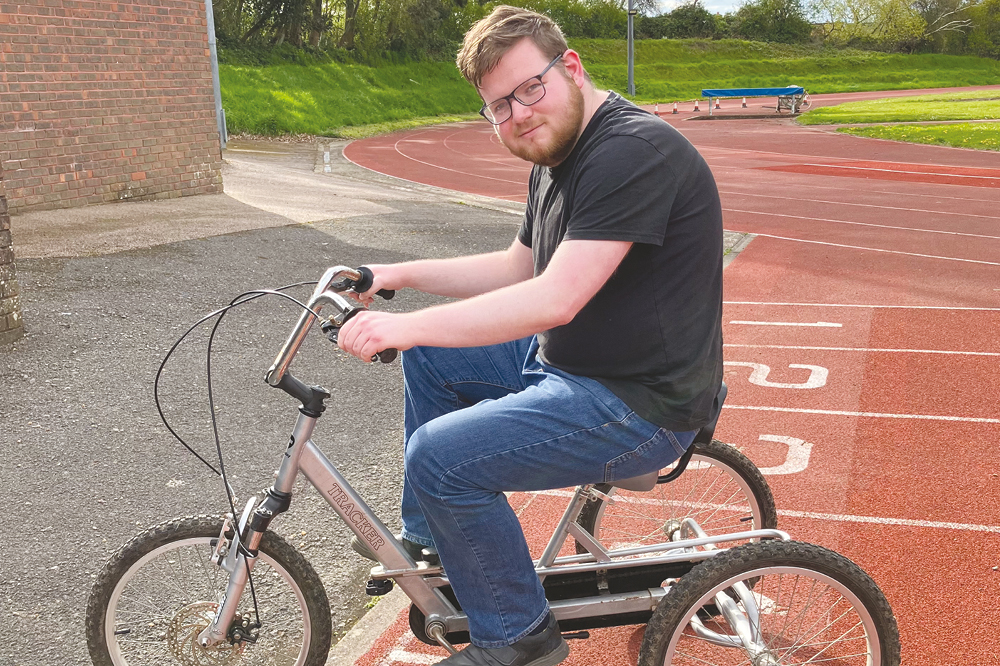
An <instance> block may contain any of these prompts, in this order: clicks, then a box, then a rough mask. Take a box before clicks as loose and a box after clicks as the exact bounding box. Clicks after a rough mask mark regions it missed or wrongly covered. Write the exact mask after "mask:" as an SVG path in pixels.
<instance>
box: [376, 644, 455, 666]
mask: <svg viewBox="0 0 1000 666" xmlns="http://www.w3.org/2000/svg"><path fill="white" fill-rule="evenodd" d="M439 661H441V657H440V655H434V654H420V653H419V652H407V651H406V650H401V649H399V648H397V649H395V650H393V651H392V652H390V653H389V656H388V657H386V659H385V661H383V662H382V663H384V664H386V665H388V664H420V665H421V666H422V665H423V664H436V663H438V662H439Z"/></svg>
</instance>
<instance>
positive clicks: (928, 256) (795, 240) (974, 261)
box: [739, 231, 1000, 266]
mask: <svg viewBox="0 0 1000 666" xmlns="http://www.w3.org/2000/svg"><path fill="white" fill-rule="evenodd" d="M739 233H748V234H753V235H755V236H759V237H763V238H773V239H775V240H783V241H791V242H793V243H810V244H812V245H827V246H829V247H842V248H846V249H848V250H866V251H868V252H884V253H886V254H902V255H906V256H907V257H920V258H921V259H941V260H943V261H962V262H965V263H967V264H985V265H987V266H1000V263H998V262H996V261H982V260H980V259H962V258H960V257H942V256H940V255H936V254H921V253H919V252H903V251H901V250H885V249H882V248H877V247H862V246H860V245H844V244H843V243H828V242H826V241H815V240H805V239H804V238H788V237H787V236H773V235H771V234H761V233H757V232H756V231H740V232H739Z"/></svg>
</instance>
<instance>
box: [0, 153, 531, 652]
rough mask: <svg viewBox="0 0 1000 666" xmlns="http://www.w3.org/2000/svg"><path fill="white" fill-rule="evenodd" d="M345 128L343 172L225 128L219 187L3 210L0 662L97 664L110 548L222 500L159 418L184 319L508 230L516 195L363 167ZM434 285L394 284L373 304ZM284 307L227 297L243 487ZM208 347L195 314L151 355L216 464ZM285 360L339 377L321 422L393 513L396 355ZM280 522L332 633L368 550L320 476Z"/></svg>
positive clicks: (257, 467)
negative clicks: (306, 563) (325, 492)
mask: <svg viewBox="0 0 1000 666" xmlns="http://www.w3.org/2000/svg"><path fill="white" fill-rule="evenodd" d="M338 146H339V144H334V151H335V159H334V163H335V164H336V167H337V169H336V171H334V170H330V171H329V172H323V170H322V168H319V169H317V164H318V162H317V160H322V157H323V156H322V154H317V151H316V144H315V143H307V144H282V143H277V142H267V143H249V142H239V141H233V142H231V143H230V146H229V149H228V150H227V151H226V155H225V161H226V163H225V166H224V171H223V176H224V182H225V189H226V192H227V193H226V194H224V195H206V196H199V197H190V198H183V199H172V200H167V201H159V202H149V203H143V202H135V203H126V204H112V205H106V206H92V207H88V208H78V209H71V210H61V211H45V212H40V213H30V214H24V215H21V216H18V217H15V218H14V219H13V224H12V231H13V236H14V248H15V252H16V256H17V271H18V276H19V280H20V283H21V285H22V289H23V306H24V320H25V330H26V337H25V338H24V339H22V340H21V341H19V342H17V343H15V344H13V345H8V346H5V347H0V447H2V451H3V460H4V464H3V465H2V466H0V475H2V476H0V479H2V482H3V487H4V488H6V489H7V492H6V497H5V502H4V504H5V509H6V510H5V514H6V516H5V520H4V523H5V524H4V529H3V535H4V538H3V539H2V540H0V588H2V590H3V593H4V594H3V600H4V606H5V610H6V616H7V617H8V629H7V636H6V638H5V639H3V641H2V642H0V645H2V646H3V647H2V648H0V663H3V664H9V665H11V666H13V665H20V664H24V665H26V666H27V665H30V666H40V665H45V666H58V665H61V664H87V663H90V661H89V657H88V654H87V648H86V641H85V637H84V633H83V615H84V609H85V604H86V599H87V595H88V593H89V590H90V586H91V584H92V580H93V578H94V576H95V575H96V573H97V571H98V570H99V568H100V567H101V565H102V564H103V562H104V561H105V559H106V558H107V557H108V556H109V555H110V554H111V553H112V552H113V551H114V550H115V549H117V548H118V546H119V545H121V544H122V543H124V542H125V541H126V540H127V539H129V538H130V537H131V536H133V535H134V534H136V533H137V532H139V531H141V530H142V529H144V528H146V527H148V526H150V525H152V524H155V523H157V522H160V521H163V520H166V519H169V518H172V517H175V516H180V515H190V514H210V513H222V512H223V511H226V510H227V504H226V500H225V495H224V493H223V489H222V485H221V482H220V480H219V479H218V477H216V476H214V475H213V474H212V473H211V472H209V471H208V470H207V469H206V468H204V467H203V466H202V464H201V463H199V462H198V461H197V460H196V459H195V458H194V456H192V455H191V454H190V453H188V452H186V451H185V450H184V449H183V448H182V447H181V445H180V444H179V443H177V441H176V440H174V439H173V438H172V437H171V436H170V434H169V433H168V432H167V430H166V429H165V428H164V427H163V425H162V424H161V422H160V419H159V416H158V414H157V411H156V407H155V405H154V402H153V379H154V376H155V373H156V371H157V368H158V367H159V364H160V361H161V360H162V359H163V357H164V355H165V353H166V351H167V350H168V349H169V348H170V346H171V345H172V344H173V343H174V341H175V340H176V339H177V338H178V337H179V336H180V335H181V334H182V333H183V332H184V331H185V330H187V328H188V327H189V326H190V325H191V324H193V323H194V322H195V321H197V320H198V319H200V318H201V317H202V316H203V315H205V314H207V313H209V312H211V311H213V310H215V309H217V308H219V307H221V306H223V305H225V304H227V303H228V302H229V301H230V300H231V299H232V298H233V297H235V296H236V295H238V294H240V293H242V292H244V291H248V290H251V289H258V288H272V287H278V286H282V285H287V284H293V283H297V282H302V281H309V280H315V279H317V278H318V277H319V276H320V275H321V274H322V272H323V270H324V269H325V268H327V267H328V266H331V265H335V264H346V265H349V266H356V265H361V264H365V263H377V262H391V261H403V260H407V259H413V258H418V257H431V256H446V255H457V254H466V253H470V252H478V251H489V250H495V249H500V248H503V247H506V246H507V245H508V244H509V243H510V241H511V238H513V236H514V234H515V232H516V229H517V225H518V223H519V220H520V218H519V216H518V214H517V208H516V206H514V207H510V208H509V209H508V210H509V212H501V209H502V208H503V207H502V206H501V207H499V208H498V207H495V206H491V205H490V204H489V202H479V203H477V202H475V201H470V200H469V199H470V198H469V197H468V196H467V195H454V194H452V193H447V192H440V191H436V190H433V189H432V188H426V187H422V186H415V185H409V184H407V183H405V182H402V181H396V180H394V179H390V178H386V177H381V176H378V175H376V174H372V173H371V172H368V171H367V170H364V169H361V168H360V167H355V166H354V165H351V164H350V163H348V162H346V161H343V162H341V161H339V156H337V155H336V149H337V147H338ZM324 148H325V149H326V150H327V151H328V150H329V148H330V146H329V144H324ZM326 164H329V162H327V163H326ZM317 170H319V171H320V173H316V171H317ZM484 205H487V206H490V207H489V208H486V207H483V206H484ZM309 290H310V288H309V287H299V288H297V289H295V290H293V291H292V292H291V293H293V294H295V295H297V296H299V297H302V298H304V297H306V296H308V294H309ZM431 301H432V299H431V298H430V297H427V296H425V295H422V294H418V293H416V292H408V291H403V292H401V293H400V294H399V296H397V298H396V300H394V301H392V302H391V303H386V304H384V306H385V307H386V308H387V309H390V310H404V309H411V308H416V307H421V306H425V305H428V304H429V303H431ZM296 309H297V307H296V306H295V305H293V304H289V303H287V302H282V301H279V299H277V298H273V297H269V298H266V299H260V300H258V301H256V302H254V303H253V304H248V305H246V306H243V307H241V308H238V309H235V310H233V311H232V312H231V314H230V315H228V316H227V317H226V319H225V321H224V322H223V324H222V325H221V327H220V329H219V334H218V338H217V340H216V342H215V346H214V352H213V357H212V374H213V384H214V392H215V398H216V405H217V411H218V415H219V422H220V427H221V437H222V445H223V451H224V453H225V456H226V457H225V460H226V463H227V469H228V470H229V473H230V475H231V477H232V478H231V483H232V484H233V485H234V487H235V488H236V490H237V492H238V494H239V496H240V497H241V498H244V499H245V498H246V497H248V496H249V494H251V493H252V492H254V491H257V490H259V489H261V488H264V487H266V486H267V485H268V484H269V483H270V481H271V474H272V472H273V470H274V469H276V467H277V464H278V462H279V459H280V456H281V454H282V452H283V450H284V446H285V442H286V441H287V438H288V434H289V432H290V430H291V426H292V425H293V423H294V420H295V416H296V411H295V407H296V405H295V404H294V403H293V402H292V401H291V400H290V399H289V398H288V397H287V396H286V395H285V394H283V393H280V392H278V391H273V390H270V389H269V388H268V387H267V386H266V384H265V383H264V382H263V375H264V371H265V370H266V369H267V367H268V366H269V365H270V361H271V359H272V358H273V356H274V354H275V353H276V352H277V350H278V348H279V347H280V345H281V343H282V342H283V341H284V338H285V336H286V335H287V333H288V331H289V330H290V328H291V326H292V324H293V323H294V321H295V319H296V318H297V316H298V312H297V311H296ZM202 328H204V327H202ZM205 350H206V335H205V334H203V332H202V330H201V329H199V330H198V331H196V333H195V334H193V336H192V341H191V342H190V343H185V344H183V345H181V347H179V349H178V352H177V354H176V356H175V358H174V359H173V360H172V361H171V363H170V364H169V365H168V366H167V368H166V370H165V371H164V375H163V380H162V403H163V406H164V410H165V412H166V414H167V416H168V418H170V420H171V423H172V424H174V425H175V427H177V429H178V430H179V432H180V433H181V434H182V436H184V437H186V438H190V441H191V443H192V445H193V446H194V448H195V449H196V450H197V451H198V452H199V453H201V454H202V455H203V456H205V457H206V458H208V459H209V460H214V456H215V450H214V444H213V442H212V438H211V433H210V431H209V429H208V425H207V424H208V422H209V419H208V415H209V412H208V408H207V399H206V398H207V394H206V382H205ZM293 370H294V371H295V372H296V374H297V376H299V377H301V378H302V379H303V380H305V381H308V382H309V383H319V384H323V385H324V386H326V387H327V388H329V389H332V392H333V395H334V398H333V400H332V401H331V403H330V409H329V410H328V411H327V413H326V415H325V417H324V418H323V419H322V420H321V421H320V423H319V427H318V429H317V431H316V434H315V440H316V441H317V442H318V443H319V444H320V446H321V448H322V449H323V450H324V452H325V453H326V454H327V455H328V456H329V457H330V459H331V460H333V461H334V463H335V464H336V465H337V466H338V467H339V468H340V470H341V471H342V472H343V473H344V474H345V476H347V478H348V479H349V480H350V481H351V483H352V484H354V485H355V487H356V488H358V490H360V492H361V493H362V494H363V495H364V496H365V497H366V498H367V499H368V501H369V502H370V504H371V505H372V506H373V507H374V508H375V509H376V511H377V512H378V513H379V514H380V515H381V516H382V517H383V518H384V519H385V520H386V522H387V523H388V524H389V525H390V526H391V527H397V526H398V522H399V518H398V508H397V501H398V500H397V498H398V496H399V493H400V489H401V480H402V456H401V443H402V394H401V373H400V371H399V367H398V364H393V365H392V366H366V365H364V364H362V363H359V362H356V361H354V360H353V359H349V358H347V357H346V356H345V355H344V354H342V353H340V352H339V351H336V350H334V349H333V348H332V347H331V345H330V344H329V343H328V342H327V341H326V340H325V339H324V338H322V336H313V338H311V339H310V340H308V341H307V342H306V345H305V347H304V349H303V352H302V353H301V354H300V355H299V357H298V359H297V360H296V363H295V365H294V366H293ZM274 526H275V528H276V529H277V531H279V532H281V533H282V534H283V535H284V536H286V537H287V538H290V539H291V540H292V541H293V542H294V543H296V544H297V545H299V546H300V547H301V549H302V550H303V552H304V553H305V555H306V557H307V558H308V559H309V560H310V561H311V562H312V564H313V565H314V566H315V567H316V569H317V570H318V571H319V573H320V575H321V577H322V578H323V580H324V583H325V585H326V588H327V592H328V595H329V597H330V601H331V607H332V610H333V625H334V627H335V628H336V629H337V634H338V636H339V635H340V634H342V633H343V632H345V631H346V630H347V629H349V628H350V627H351V626H352V625H353V624H354V621H355V620H356V618H357V617H358V616H359V615H361V614H362V613H363V612H364V605H365V603H366V602H367V601H368V597H366V596H364V594H363V592H362V591H361V590H362V588H363V583H364V580H365V578H366V576H365V573H366V572H367V569H368V567H369V565H366V564H365V561H363V560H362V559H361V558H360V557H358V556H357V555H355V554H354V552H353V551H351V550H349V548H348V547H347V544H348V540H349V536H350V535H349V533H348V531H347V530H346V528H345V527H344V526H343V525H342V524H340V523H339V521H337V520H336V516H335V514H334V513H333V512H332V511H330V510H329V509H328V507H327V506H326V505H325V503H323V502H322V500H321V499H320V497H319V495H318V494H317V493H316V492H315V491H313V490H312V489H311V488H309V489H307V488H304V487H303V488H302V489H301V491H300V492H299V493H297V496H296V498H295V500H294V501H293V504H292V510H291V511H290V512H289V513H288V514H286V515H285V516H283V517H282V518H280V519H279V520H277V521H275V525H274Z"/></svg>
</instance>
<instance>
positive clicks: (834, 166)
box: [802, 162, 1000, 180]
mask: <svg viewBox="0 0 1000 666" xmlns="http://www.w3.org/2000/svg"><path fill="white" fill-rule="evenodd" d="M891 164H898V162H891ZM802 166H808V167H822V168H824V169H852V170H854V171H884V172H886V173H907V174H918V175H921V176H950V177H954V178H983V179H985V180H1000V174H998V175H995V176H975V175H972V174H959V173H937V172H935V171H904V170H903V169H879V168H877V167H864V166H848V165H845V164H803V165H802ZM913 166H929V167H934V166H942V165H938V164H914V165H913ZM945 168H947V167H945ZM955 168H958V169H982V167H955ZM983 170H984V171H986V169H983Z"/></svg>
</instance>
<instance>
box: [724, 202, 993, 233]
mask: <svg viewBox="0 0 1000 666" xmlns="http://www.w3.org/2000/svg"><path fill="white" fill-rule="evenodd" d="M722 211H723V212H728V213H746V214H748V215H763V216H765V217H790V218H792V219H795V220H811V221H813V222H835V223H836V224H852V225H855V226H858V227H875V228H877V229H894V230H897V231H922V232H924V233H928V234H945V235H948V236H969V237H971V238H985V239H987V240H1000V236H985V235H983V234H966V233H962V232H958V231H939V230H937V229H918V228H915V227H896V226H892V225H889V224H869V223H867V222H848V221H847V220H831V219H828V218H825V217H806V216H804V215H787V214H784V213H772V212H761V211H756V210H739V209H736V208H723V209H722Z"/></svg>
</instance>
